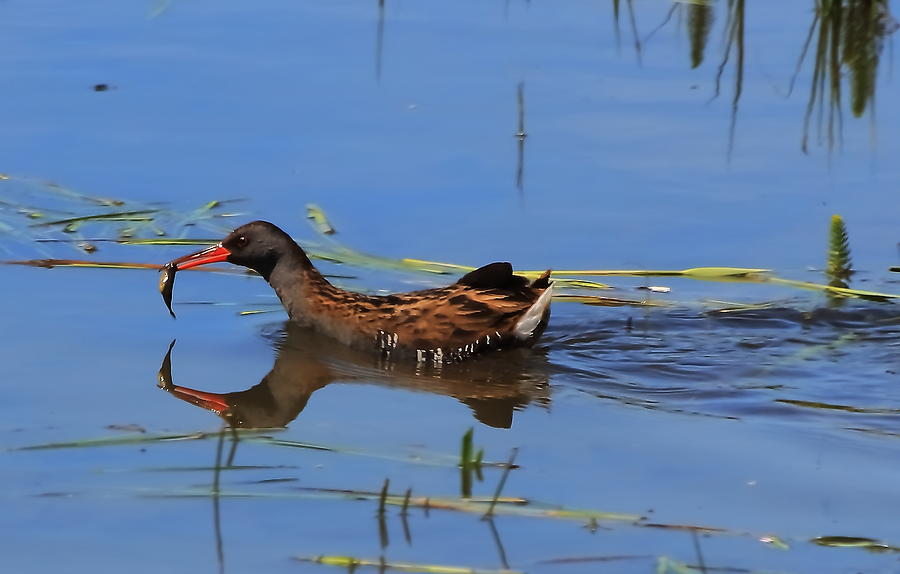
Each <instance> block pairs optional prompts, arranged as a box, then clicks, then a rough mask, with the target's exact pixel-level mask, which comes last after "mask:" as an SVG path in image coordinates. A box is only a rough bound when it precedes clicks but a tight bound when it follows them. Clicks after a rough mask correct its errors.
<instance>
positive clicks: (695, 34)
mask: <svg viewBox="0 0 900 574" xmlns="http://www.w3.org/2000/svg"><path fill="white" fill-rule="evenodd" d="M746 7H747V6H746V0H728V1H727V2H720V3H714V2H709V1H700V2H690V3H676V4H675V5H673V6H672V8H671V9H670V10H669V12H668V13H667V14H666V16H665V18H664V19H663V20H662V22H661V23H660V24H659V25H658V26H656V28H655V29H654V30H653V31H652V32H651V33H650V34H649V35H648V36H647V38H645V40H644V44H645V45H646V43H647V42H649V40H650V39H651V38H652V37H653V36H654V35H655V34H656V32H657V31H659V30H660V29H661V28H663V27H666V26H667V25H669V23H670V22H672V21H673V20H674V21H676V22H678V23H679V24H678V25H682V24H684V25H685V27H686V29H687V36H688V40H689V60H690V66H691V68H698V67H700V66H701V65H702V64H703V63H704V60H705V59H706V57H707V47H708V44H709V39H710V36H711V35H712V34H711V31H712V29H713V25H714V23H715V22H716V21H717V20H719V19H718V18H716V12H720V11H722V10H724V12H725V13H724V19H721V20H722V21H723V22H724V23H723V38H724V42H723V47H722V52H721V55H720V57H719V61H718V64H717V67H716V73H715V81H714V95H713V99H715V98H717V97H718V96H719V94H720V93H721V88H722V86H721V83H722V78H723V76H724V74H725V72H726V70H728V68H729V67H731V68H732V70H731V77H732V78H734V80H733V86H732V90H731V118H730V124H729V136H728V155H729V157H730V155H731V151H732V149H733V147H734V139H735V127H736V124H737V115H738V109H739V105H740V101H741V96H742V94H743V83H744V66H745V42H746V38H747V36H746V34H745V31H746V23H747V19H746V16H747V10H746ZM676 16H677V17H676ZM766 16H767V17H768V16H769V15H766ZM613 18H614V19H615V21H616V22H617V28H616V43H617V45H618V44H619V32H618V18H619V2H618V1H617V0H614V1H613ZM898 27H900V25H898V22H897V20H896V19H895V18H894V17H893V16H892V14H891V10H890V1H889V0H814V2H813V11H812V22H811V24H810V25H809V27H808V28H807V29H805V30H804V33H803V36H801V37H802V38H804V40H803V43H802V47H801V48H800V50H799V56H798V58H797V64H796V68H795V71H794V73H793V76H792V77H791V79H790V82H789V87H788V96H790V95H791V94H792V93H793V90H794V86H795V84H796V82H797V78H798V77H799V76H800V75H801V73H803V72H804V70H805V69H807V68H809V67H811V68H812V69H811V70H810V71H811V74H812V77H811V80H810V83H809V95H808V97H807V104H806V111H805V113H804V117H803V131H802V138H801V149H802V150H803V152H804V153H806V152H808V151H809V141H810V138H811V134H813V132H814V134H813V135H814V136H815V141H816V142H817V143H818V144H819V145H825V146H826V147H827V149H828V151H829V152H830V151H832V150H833V149H834V148H835V147H836V146H839V145H840V141H841V137H842V124H843V109H844V108H843V106H844V105H845V102H846V101H847V98H846V97H845V92H849V109H850V111H851V113H852V114H853V116H854V117H856V118H861V117H863V116H865V115H866V114H867V113H869V114H871V115H872V117H873V119H874V104H875V95H876V89H877V78H878V69H879V65H880V63H881V54H882V51H883V48H884V43H885V38H887V37H888V36H890V35H891V34H893V33H894V32H895V31H897V29H898ZM635 29H636V25H635ZM751 38H752V36H751ZM635 44H636V46H635V51H636V54H637V56H638V57H639V58H640V55H641V48H640V43H639V41H638V40H637V32H635ZM810 53H812V54H813V57H812V62H811V64H807V62H808V61H809V60H810V57H809V56H810ZM872 126H873V127H872V129H873V133H874V121H873V122H872Z"/></svg>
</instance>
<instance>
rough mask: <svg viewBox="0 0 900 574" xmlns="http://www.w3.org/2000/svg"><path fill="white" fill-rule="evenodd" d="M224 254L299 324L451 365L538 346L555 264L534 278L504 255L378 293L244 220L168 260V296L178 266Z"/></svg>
mask: <svg viewBox="0 0 900 574" xmlns="http://www.w3.org/2000/svg"><path fill="white" fill-rule="evenodd" d="M223 261H227V262H229V263H233V264H235V265H241V266H244V267H247V268H249V269H252V270H253V271H256V272H257V273H258V274H259V275H261V276H262V277H263V278H264V279H265V280H266V281H267V282H268V283H269V285H270V286H271V287H272V288H273V289H274V291H275V293H276V295H277V296H278V298H279V299H280V300H281V303H282V305H283V306H284V308H285V310H286V311H287V313H288V316H289V317H290V320H291V321H292V322H294V323H296V324H299V325H302V326H305V327H309V328H311V329H313V330H314V331H317V332H319V333H322V334H324V335H326V336H329V337H331V338H333V339H336V340H338V341H340V342H341V343H343V344H345V345H348V346H351V347H357V348H372V349H375V350H377V351H378V352H379V353H381V354H382V355H384V356H386V357H389V358H391V359H401V358H407V357H408V358H411V359H415V360H416V361H417V362H419V363H432V364H434V365H442V364H446V363H453V362H458V361H462V360H464V359H468V358H470V357H474V356H476V355H479V354H483V353H487V352H489V351H497V350H502V349H508V348H512V347H529V346H532V345H533V344H534V343H535V342H536V341H537V340H538V338H539V337H540V335H541V333H542V332H543V331H544V329H545V327H546V326H547V322H548V320H549V318H550V300H551V296H552V291H553V282H552V281H551V280H550V274H551V270H550V269H548V270H547V271H545V272H544V273H543V274H542V275H541V276H540V277H538V278H537V279H535V280H534V281H532V282H530V283H529V281H528V280H527V279H526V278H525V277H522V276H519V275H515V274H514V273H513V269H512V265H510V264H509V263H508V262H495V263H490V264H488V265H485V266H483V267H480V268H478V269H475V270H474V271H471V272H469V273H467V274H466V275H464V276H463V277H461V278H460V279H459V280H458V281H457V282H455V283H453V284H452V285H448V286H446V287H438V288H433V289H424V290H420V291H412V292H408V293H396V294H390V295H368V294H364V293H357V292H353V291H347V290H344V289H341V288H339V287H336V286H334V285H332V284H331V283H330V282H328V280H327V279H325V277H323V276H322V274H321V273H320V272H319V271H318V270H317V269H316V268H315V266H314V265H313V264H312V262H311V261H310V259H309V257H308V256H307V255H306V253H305V252H304V251H303V249H302V248H301V247H300V246H299V245H297V243H296V242H295V241H294V240H293V239H292V238H291V237H290V235H288V234H287V233H285V232H284V231H282V230H281V229H280V228H278V227H277V226H275V225H274V224H272V223H269V222H267V221H252V222H250V223H247V224H245V225H242V226H240V227H238V228H237V229H235V230H234V231H233V232H231V233H230V234H229V235H228V236H227V237H226V238H225V239H223V240H222V241H221V242H220V243H218V244H216V245H214V246H212V247H209V248H207V249H203V250H201V251H198V252H196V253H192V254H190V255H185V256H183V257H180V258H178V259H174V260H173V261H171V262H169V263H167V264H166V265H165V266H164V267H163V268H162V270H163V272H164V273H163V281H161V283H160V290H161V291H162V292H163V296H164V298H165V297H166V292H168V298H167V303H169V302H170V299H171V291H172V283H171V282H172V281H174V276H175V273H174V272H176V271H178V270H182V269H190V268H192V267H197V266H200V265H206V264H209V263H218V262H223ZM163 283H165V284H166V285H165V287H167V288H168V289H165V288H164V285H163Z"/></svg>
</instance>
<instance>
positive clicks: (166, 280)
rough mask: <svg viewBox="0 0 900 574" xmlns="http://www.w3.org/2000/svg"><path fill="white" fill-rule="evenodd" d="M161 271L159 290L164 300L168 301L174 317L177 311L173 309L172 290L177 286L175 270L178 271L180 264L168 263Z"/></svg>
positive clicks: (170, 311) (170, 312)
mask: <svg viewBox="0 0 900 574" xmlns="http://www.w3.org/2000/svg"><path fill="white" fill-rule="evenodd" d="M160 271H161V272H162V273H160V276H159V292H160V293H162V297H163V301H165V302H166V307H168V308H169V314H170V315H172V318H173V319H174V318H175V311H173V310H172V290H173V289H174V288H175V272H176V271H178V266H177V265H173V264H172V263H166V264H165V265H164V266H163V267H162V268H161V269H160Z"/></svg>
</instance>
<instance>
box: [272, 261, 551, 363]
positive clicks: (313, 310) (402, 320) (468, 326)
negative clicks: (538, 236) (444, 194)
mask: <svg viewBox="0 0 900 574" xmlns="http://www.w3.org/2000/svg"><path fill="white" fill-rule="evenodd" d="M507 265H508V264H507ZM482 269H483V268H482ZM473 273H474V272H473ZM513 278H514V279H513ZM310 279H312V278H310ZM464 279H465V278H463V279H461V280H460V281H459V282H457V283H454V284H453V285H450V286H448V287H441V288H438V289H427V290H424V291H414V292H411V293H403V294H398V295H386V296H371V295H363V294H359V293H352V292H349V291H344V290H342V289H338V288H336V287H334V286H332V285H331V284H329V283H327V282H326V281H325V280H324V279H321V280H313V281H308V282H307V285H306V286H305V287H306V289H304V291H305V296H304V297H302V298H300V300H299V301H298V303H299V305H296V306H295V308H291V307H289V308H288V309H289V312H290V315H291V317H292V318H295V319H297V320H301V321H303V322H309V323H312V324H313V325H315V326H316V327H317V328H318V329H320V330H321V331H323V332H325V333H328V334H330V335H332V336H334V337H336V338H338V339H340V340H341V341H343V342H345V343H347V344H350V345H354V346H369V347H375V348H376V349H378V350H380V351H382V352H383V353H385V354H388V355H391V356H392V357H394V356H406V355H410V356H412V357H414V358H415V359H416V360H418V361H427V362H435V363H444V362H454V361H459V360H462V359H465V358H467V357H470V356H472V355H475V354H478V353H484V352H486V351H491V350H497V349H502V348H506V347H511V346H522V345H530V344H532V343H533V342H534V341H535V340H536V339H537V337H538V336H539V335H540V333H541V332H542V331H543V329H544V327H545V326H546V323H547V319H548V317H549V312H550V309H549V303H550V295H549V293H550V288H549V282H548V281H547V277H546V276H545V277H542V279H539V280H538V281H543V282H546V283H547V285H548V286H547V287H545V288H534V287H532V286H530V285H527V281H525V279H524V278H521V277H517V276H514V275H512V270H511V268H510V269H509V271H508V275H507V276H506V277H505V278H504V280H503V285H504V286H503V287H473V286H471V285H469V284H466V283H463V280H464ZM538 281H536V282H535V283H537V282H538ZM479 284H482V285H483V284H485V283H481V282H479Z"/></svg>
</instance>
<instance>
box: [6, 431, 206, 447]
mask: <svg viewBox="0 0 900 574" xmlns="http://www.w3.org/2000/svg"><path fill="white" fill-rule="evenodd" d="M209 436H211V435H210V434H209V433H205V432H195V433H187V434H155V435H149V434H138V435H127V436H111V437H100V438H94V439H83V440H75V441H69V442H50V443H44V444H34V445H29V446H20V447H15V448H11V449H9V450H12V451H25V450H51V449H63V448H93V447H98V446H121V445H130V444H143V443H154V442H173V441H184V440H203V439H206V438H209Z"/></svg>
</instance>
